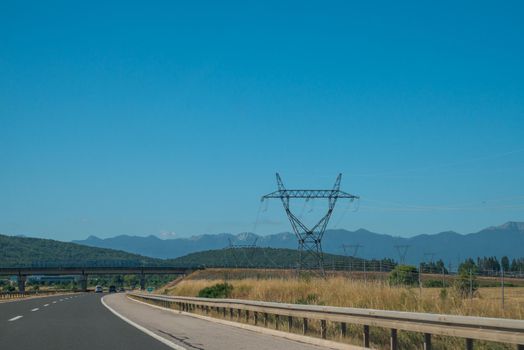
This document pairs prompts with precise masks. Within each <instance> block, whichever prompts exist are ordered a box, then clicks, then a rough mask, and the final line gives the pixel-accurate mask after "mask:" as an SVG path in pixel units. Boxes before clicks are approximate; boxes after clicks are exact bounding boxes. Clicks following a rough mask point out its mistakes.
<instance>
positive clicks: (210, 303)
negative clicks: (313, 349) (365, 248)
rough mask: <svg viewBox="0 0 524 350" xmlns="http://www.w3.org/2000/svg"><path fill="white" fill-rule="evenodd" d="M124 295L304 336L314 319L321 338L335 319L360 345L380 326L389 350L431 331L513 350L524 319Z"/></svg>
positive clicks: (522, 346) (521, 342)
mask: <svg viewBox="0 0 524 350" xmlns="http://www.w3.org/2000/svg"><path fill="white" fill-rule="evenodd" d="M129 296H130V297H132V298H135V299H138V300H142V301H145V302H148V303H152V304H156V305H159V306H163V307H167V308H171V309H177V310H180V311H185V312H192V311H195V310H200V311H201V312H203V313H204V314H209V313H210V311H213V312H216V313H219V314H221V315H222V316H223V317H226V316H227V315H228V316H229V318H230V319H231V320H234V319H235V318H236V320H238V321H240V320H241V319H242V318H243V319H244V320H245V321H248V322H249V321H250V318H252V320H251V321H252V322H254V324H255V325H259V324H263V325H264V326H266V327H267V325H268V317H269V315H272V317H273V319H275V327H276V328H277V329H278V328H279V323H282V320H284V321H286V320H287V330H289V331H291V329H292V327H293V322H294V321H296V320H299V321H300V323H301V324H302V332H303V333H304V334H306V333H307V332H308V323H309V322H308V321H309V320H316V321H318V322H319V323H320V336H321V337H322V338H324V339H326V336H327V322H332V323H336V324H337V326H338V327H339V329H340V334H341V335H342V336H344V337H345V336H346V332H347V325H348V324H353V325H359V326H361V327H362V334H363V345H364V347H369V346H370V327H380V328H386V329H389V331H390V344H391V349H392V350H396V349H398V336H397V332H398V330H402V331H409V332H417V333H422V334H423V335H424V344H423V345H424V349H425V350H430V349H431V339H432V335H439V336H450V337H459V338H464V341H465V348H466V349H473V344H474V340H483V341H491V342H499V343H506V344H515V345H516V348H517V349H518V350H524V320H512V319H500V318H488V317H473V316H455V315H443V314H429V313H417V312H402V311H387V310H373V309H358V308H348V307H334V306H318V305H300V304H284V303H272V302H262V301H250V300H239V299H208V298H193V297H177V296H162V295H153V294H143V293H130V294H129ZM235 316H236V317H235ZM281 317H284V319H282V318H281ZM279 321H280V322H279ZM284 323H285V322H284Z"/></svg>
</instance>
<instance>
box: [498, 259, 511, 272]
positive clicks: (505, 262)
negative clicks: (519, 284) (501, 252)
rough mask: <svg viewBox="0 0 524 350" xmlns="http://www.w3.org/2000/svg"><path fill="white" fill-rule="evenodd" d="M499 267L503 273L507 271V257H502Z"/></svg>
mask: <svg viewBox="0 0 524 350" xmlns="http://www.w3.org/2000/svg"><path fill="white" fill-rule="evenodd" d="M500 265H502V269H503V270H504V271H505V272H507V271H509V258H508V257H507V256H503V257H502V259H500Z"/></svg>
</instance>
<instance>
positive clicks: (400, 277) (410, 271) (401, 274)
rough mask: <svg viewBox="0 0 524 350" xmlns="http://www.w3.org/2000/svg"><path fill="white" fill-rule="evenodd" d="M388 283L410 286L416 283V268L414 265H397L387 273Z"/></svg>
mask: <svg viewBox="0 0 524 350" xmlns="http://www.w3.org/2000/svg"><path fill="white" fill-rule="evenodd" d="M388 279H389V284H390V285H392V286H398V285H405V286H411V285H416V284H418V270H417V268H416V267H415V266H410V265H397V266H395V268H394V269H393V270H392V271H391V272H390V273H389V277H388Z"/></svg>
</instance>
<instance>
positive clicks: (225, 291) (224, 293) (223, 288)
mask: <svg viewBox="0 0 524 350" xmlns="http://www.w3.org/2000/svg"><path fill="white" fill-rule="evenodd" d="M232 290H233V286H232V285H231V284H229V283H217V284H215V285H214V286H211V287H206V288H203V289H201V290H200V291H199V292H198V296H199V297H201V298H228V297H229V295H230V294H231V291H232Z"/></svg>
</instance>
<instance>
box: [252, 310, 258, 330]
mask: <svg viewBox="0 0 524 350" xmlns="http://www.w3.org/2000/svg"><path fill="white" fill-rule="evenodd" d="M253 321H254V322H255V326H256V325H257V324H258V312H256V311H255V312H254V313H253Z"/></svg>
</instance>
